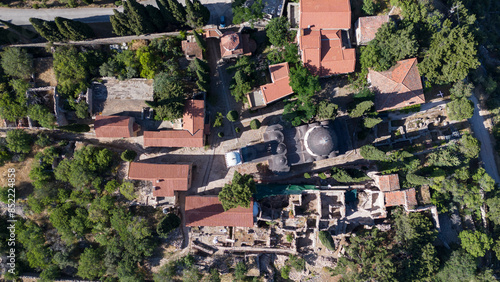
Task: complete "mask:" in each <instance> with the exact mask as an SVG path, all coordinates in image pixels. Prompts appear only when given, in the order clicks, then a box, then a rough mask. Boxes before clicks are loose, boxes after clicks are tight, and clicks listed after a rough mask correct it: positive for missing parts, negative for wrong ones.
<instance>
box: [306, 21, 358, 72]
mask: <svg viewBox="0 0 500 282" xmlns="http://www.w3.org/2000/svg"><path fill="white" fill-rule="evenodd" d="M301 32H302V34H301V36H300V50H301V51H302V61H303V62H304V64H305V65H306V67H308V68H309V70H310V71H311V72H312V73H313V74H315V75H319V76H320V77H323V76H331V75H335V74H343V73H350V72H353V71H354V68H355V65H356V52H355V49H354V48H349V49H347V48H344V47H343V45H342V34H341V30H320V31H317V30H309V29H303V30H301Z"/></svg>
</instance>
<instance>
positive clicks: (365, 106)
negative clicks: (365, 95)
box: [349, 101, 374, 118]
mask: <svg viewBox="0 0 500 282" xmlns="http://www.w3.org/2000/svg"><path fill="white" fill-rule="evenodd" d="M373 105H374V103H373V102H372V101H364V102H361V103H359V104H357V105H356V108H354V109H353V110H352V111H351V112H350V113H349V116H350V117H351V118H357V117H361V116H363V115H365V114H366V112H367V111H369V110H370V109H371V108H372V107H373Z"/></svg>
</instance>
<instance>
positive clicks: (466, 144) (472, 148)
mask: <svg viewBox="0 0 500 282" xmlns="http://www.w3.org/2000/svg"><path fill="white" fill-rule="evenodd" d="M459 143H460V146H459V147H458V149H459V151H460V153H462V154H463V155H464V156H465V157H466V158H468V159H475V158H477V157H478V156H479V152H480V150H481V143H479V141H478V140H477V139H476V138H474V137H472V135H470V134H464V135H463V136H462V138H461V139H460V141H459Z"/></svg>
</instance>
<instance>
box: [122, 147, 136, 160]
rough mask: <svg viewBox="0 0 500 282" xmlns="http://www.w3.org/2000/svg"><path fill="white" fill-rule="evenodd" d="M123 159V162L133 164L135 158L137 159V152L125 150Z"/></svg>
mask: <svg viewBox="0 0 500 282" xmlns="http://www.w3.org/2000/svg"><path fill="white" fill-rule="evenodd" d="M121 157H122V160H124V161H126V162H133V161H134V160H135V157H137V152H136V151H133V150H125V151H123V153H122V155H121Z"/></svg>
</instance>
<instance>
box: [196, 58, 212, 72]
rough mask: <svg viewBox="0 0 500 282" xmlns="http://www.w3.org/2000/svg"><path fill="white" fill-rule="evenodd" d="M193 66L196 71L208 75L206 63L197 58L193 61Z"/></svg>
mask: <svg viewBox="0 0 500 282" xmlns="http://www.w3.org/2000/svg"><path fill="white" fill-rule="evenodd" d="M194 65H195V66H196V69H197V70H201V71H203V72H204V73H208V72H209V71H210V69H209V67H208V64H207V62H205V61H203V60H200V59H198V58H195V59H194Z"/></svg>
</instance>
